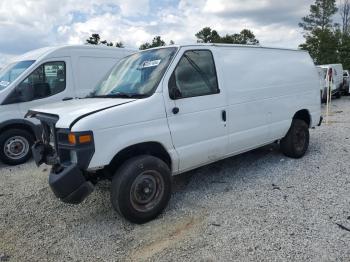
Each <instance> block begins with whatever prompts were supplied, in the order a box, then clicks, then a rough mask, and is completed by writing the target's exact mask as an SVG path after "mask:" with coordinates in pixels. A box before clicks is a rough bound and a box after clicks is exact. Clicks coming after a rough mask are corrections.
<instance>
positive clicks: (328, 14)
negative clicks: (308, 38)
mask: <svg viewBox="0 0 350 262" xmlns="http://www.w3.org/2000/svg"><path fill="white" fill-rule="evenodd" d="M337 11H338V8H337V6H336V0H316V1H315V3H314V4H313V5H311V6H310V14H309V15H308V16H305V17H303V18H302V22H301V23H299V26H300V27H301V28H303V29H304V31H305V32H307V33H312V31H314V30H315V29H321V30H322V31H323V30H326V29H332V28H333V26H334V24H333V20H332V17H333V16H334V15H335V13H336V12H337Z"/></svg>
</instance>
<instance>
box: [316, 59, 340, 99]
mask: <svg viewBox="0 0 350 262" xmlns="http://www.w3.org/2000/svg"><path fill="white" fill-rule="evenodd" d="M317 68H319V69H321V70H323V71H324V73H325V75H326V79H325V81H326V88H323V90H321V92H322V95H321V98H322V101H326V100H327V88H328V83H329V79H330V80H331V88H330V91H331V94H332V95H334V96H336V98H340V97H341V92H342V87H343V65H342V64H330V65H319V66H317ZM321 88H322V87H321Z"/></svg>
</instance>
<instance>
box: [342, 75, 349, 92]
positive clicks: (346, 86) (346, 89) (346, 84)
mask: <svg viewBox="0 0 350 262" xmlns="http://www.w3.org/2000/svg"><path fill="white" fill-rule="evenodd" d="M343 78H344V84H343V93H344V95H349V94H350V73H349V70H344V73H343Z"/></svg>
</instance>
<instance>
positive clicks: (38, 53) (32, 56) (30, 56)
mask: <svg viewBox="0 0 350 262" xmlns="http://www.w3.org/2000/svg"><path fill="white" fill-rule="evenodd" d="M63 49H85V50H86V49H90V50H92V49H95V50H109V51H111V50H115V51H117V50H120V49H117V48H116V47H114V48H113V47H110V46H105V45H59V46H49V47H43V48H39V49H35V50H32V51H29V52H27V53H25V54H23V55H20V56H16V57H14V58H12V59H10V61H11V62H15V61H23V60H38V59H39V58H40V57H42V56H45V55H48V54H50V53H53V52H55V51H58V50H63ZM123 50H125V51H134V52H135V51H136V50H135V49H130V48H123Z"/></svg>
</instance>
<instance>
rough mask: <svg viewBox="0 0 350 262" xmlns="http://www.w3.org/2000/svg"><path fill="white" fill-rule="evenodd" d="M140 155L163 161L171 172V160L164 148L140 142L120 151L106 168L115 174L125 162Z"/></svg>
mask: <svg viewBox="0 0 350 262" xmlns="http://www.w3.org/2000/svg"><path fill="white" fill-rule="evenodd" d="M140 155H151V156H154V157H157V158H159V159H161V160H163V161H164V162H165V163H166V164H167V165H168V166H169V168H170V170H172V166H173V163H172V159H171V156H170V154H169V153H168V151H167V150H166V148H165V147H164V146H163V145H162V144H161V143H159V142H155V141H150V142H142V143H138V144H134V145H131V146H128V147H126V148H124V149H122V150H120V151H119V152H118V153H117V154H116V155H115V156H114V157H113V159H112V160H111V162H110V163H109V165H108V166H107V168H108V169H109V171H110V172H112V173H113V172H115V171H116V170H117V169H118V168H119V167H120V166H121V165H122V164H123V163H124V162H125V161H126V160H128V159H130V158H132V157H135V156H140Z"/></svg>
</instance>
